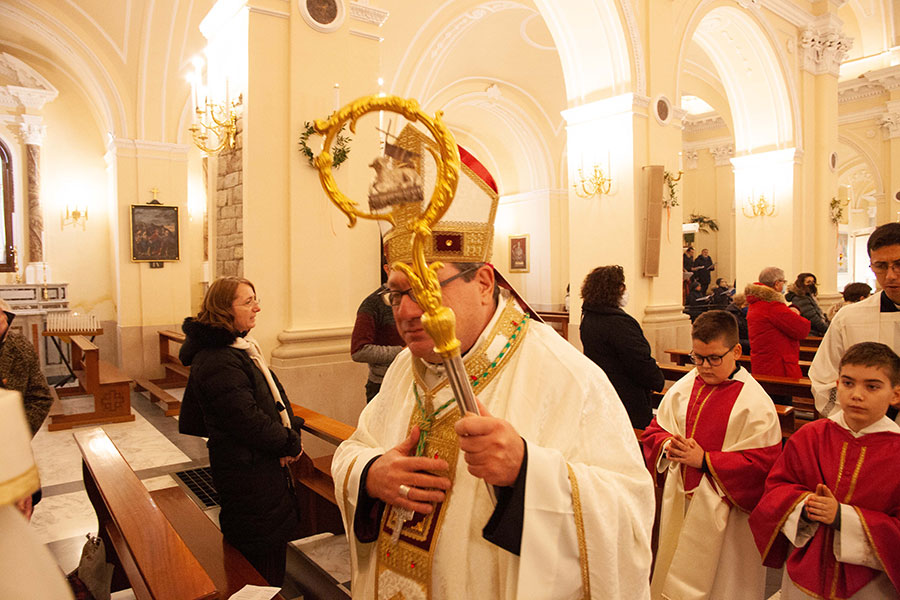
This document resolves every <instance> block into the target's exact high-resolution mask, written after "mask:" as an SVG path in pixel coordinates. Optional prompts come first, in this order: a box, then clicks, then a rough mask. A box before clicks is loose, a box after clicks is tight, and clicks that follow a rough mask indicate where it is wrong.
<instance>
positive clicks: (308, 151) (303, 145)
mask: <svg viewBox="0 0 900 600" xmlns="http://www.w3.org/2000/svg"><path fill="white" fill-rule="evenodd" d="M346 126H347V124H346V123H344V126H343V127H341V130H340V131H339V132H338V134H337V136H335V138H334V143H333V144H332V146H331V156H332V157H333V159H334V161H333V162H332V166H333V167H334V168H335V169H337V168H338V167H340V166H341V163H343V162H344V161H345V160H347V158H348V157H349V156H350V142H352V141H353V139H352V138H351V137H350V136H348V135H344V127H346ZM315 133H316V130H315V128H314V127H313V124H312V123H310V122H309V121H306V122H305V123H303V133H301V134H300V142H299V144H300V153H301V154H302V155H303V156H305V157H306V160H307V162H309V166H311V167H314V166H315V165H314V164H313V160H314V159H315V157H316V155H315V153H313V151H312V148H310V147H309V144H308V142H309V136H311V135H314V134H315Z"/></svg>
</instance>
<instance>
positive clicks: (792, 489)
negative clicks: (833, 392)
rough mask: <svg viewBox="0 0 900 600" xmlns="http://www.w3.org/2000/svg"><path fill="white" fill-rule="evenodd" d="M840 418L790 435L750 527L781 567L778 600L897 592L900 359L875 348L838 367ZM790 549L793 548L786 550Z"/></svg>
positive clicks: (859, 349) (767, 558)
mask: <svg viewBox="0 0 900 600" xmlns="http://www.w3.org/2000/svg"><path fill="white" fill-rule="evenodd" d="M837 398H838V402H839V404H840V407H841V409H842V410H838V411H835V412H834V413H832V415H831V416H829V417H828V418H827V419H819V420H817V421H814V422H812V423H809V424H808V425H805V426H803V427H802V428H801V429H800V430H798V431H797V432H796V433H794V434H793V435H792V436H791V437H790V439H789V440H788V442H787V445H786V446H785V448H784V454H782V455H781V458H779V459H778V461H777V462H776V463H775V466H774V467H773V468H772V472H771V473H770V474H769V478H768V479H767V480H766V490H765V493H764V494H763V496H762V499H761V500H760V501H759V504H758V505H757V507H756V509H755V510H754V511H753V514H752V515H751V516H750V525H751V527H752V529H753V534H754V536H755V537H756V545H757V547H758V548H759V552H760V554H761V555H762V557H763V561H764V563H765V564H766V565H767V566H769V567H773V568H780V567H782V566H783V565H784V564H785V559H786V560H787V567H786V568H785V570H784V575H783V578H782V586H781V599H782V600H793V599H796V598H848V599H850V598H852V599H853V600H869V599H882V598H885V599H886V598H897V595H898V594H897V590H898V589H900V554H898V552H897V549H898V548H900V518H898V515H900V476H898V468H897V456H898V455H900V426H898V425H897V424H896V423H894V422H893V421H892V420H891V419H888V418H887V417H886V416H885V412H886V411H887V409H888V406H890V405H892V404H893V405H897V403H898V402H900V357H898V356H897V355H896V354H895V353H894V352H893V351H892V350H891V349H890V348H888V347H887V346H885V345H884V344H879V343H877V342H863V343H860V344H856V345H854V346H851V347H850V348H849V349H848V350H847V353H846V354H844V357H843V359H841V364H840V377H839V378H838V381H837ZM789 542H790V543H789Z"/></svg>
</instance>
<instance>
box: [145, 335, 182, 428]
mask: <svg viewBox="0 0 900 600" xmlns="http://www.w3.org/2000/svg"><path fill="white" fill-rule="evenodd" d="M157 334H158V335H159V364H160V365H161V366H162V367H163V369H165V376H164V377H161V378H159V379H146V378H143V377H142V378H139V379H136V380H135V386H134V389H135V391H137V392H147V393H148V394H149V395H150V401H151V402H155V403H156V404H159V405H160V407H161V408H162V409H163V410H164V411H165V413H166V416H167V417H173V416H176V415H178V414H179V413H180V412H181V400H179V399H178V398H176V397H175V396H173V395H172V394H170V393H169V392H167V391H166V390H170V389H172V388H183V387H185V386H186V385H187V380H188V375H190V372H191V369H190V367H186V366H184V365H183V364H181V360H180V359H179V358H178V354H177V350H176V349H174V348H171V347H170V344H171V343H175V344H179V345H180V344H183V343H184V334H183V333H179V332H177V331H170V330H162V331H158V332H157Z"/></svg>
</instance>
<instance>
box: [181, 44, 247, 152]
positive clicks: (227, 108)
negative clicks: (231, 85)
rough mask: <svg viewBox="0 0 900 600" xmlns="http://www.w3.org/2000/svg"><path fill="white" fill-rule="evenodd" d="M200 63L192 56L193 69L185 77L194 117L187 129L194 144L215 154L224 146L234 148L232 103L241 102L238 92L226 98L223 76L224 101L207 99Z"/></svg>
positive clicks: (234, 105)
mask: <svg viewBox="0 0 900 600" xmlns="http://www.w3.org/2000/svg"><path fill="white" fill-rule="evenodd" d="M202 66H203V61H202V60H201V59H199V58H198V59H195V61H194V73H193V75H191V76H190V77H189V78H188V79H189V80H190V82H191V97H192V99H193V104H194V119H193V122H192V124H191V127H190V131H191V136H192V137H193V139H194V145H195V146H197V147H198V148H199V149H200V150H202V151H203V152H205V153H207V154H216V153H217V152H219V151H221V150H224V149H225V148H228V149H229V150H231V149H233V148H234V136H235V133H236V132H237V118H238V116H237V111H236V107H237V106H239V105H240V104H241V103H242V96H241V95H238V98H237V100H236V101H232V100H231V99H230V97H229V95H228V80H227V78H226V79H225V100H224V102H221V103H218V102H214V101H211V100H210V98H209V96H207V91H208V90H209V89H210V88H209V85H208V82H206V83H204V82H203V73H202V70H201V69H202Z"/></svg>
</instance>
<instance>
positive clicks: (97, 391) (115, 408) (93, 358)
mask: <svg viewBox="0 0 900 600" xmlns="http://www.w3.org/2000/svg"><path fill="white" fill-rule="evenodd" d="M64 339H65V338H64ZM66 341H67V342H69V344H70V345H71V350H72V371H73V373H74V374H75V377H76V378H77V380H78V386H77V387H65V388H59V389H57V390H56V391H57V394H58V395H59V396H60V397H67V396H82V395H92V396H93V397H94V410H93V412H86V413H75V414H68V415H67V414H65V413H63V412H62V407H61V406H60V405H59V403H58V402H55V403H54V406H53V407H51V409H50V422H49V424H48V425H47V428H48V429H49V430H50V431H58V430H60V429H71V428H72V427H74V426H76V425H98V424H102V423H123V422H127V421H134V415H133V414H131V378H130V377H128V376H127V375H125V374H124V373H122V372H121V371H119V369H118V368H116V367H115V365H113V364H111V363H108V362H106V361H103V360H100V350H99V348H97V346H95V345H94V344H93V343H92V342H91V341H89V340H88V339H87V338H86V337H84V336H81V335H73V336H71V337H69V338H68V339H66Z"/></svg>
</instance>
